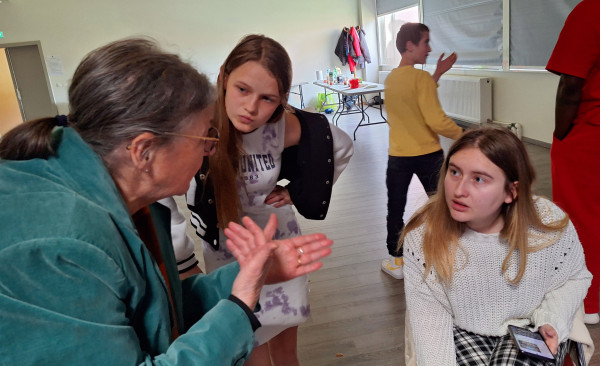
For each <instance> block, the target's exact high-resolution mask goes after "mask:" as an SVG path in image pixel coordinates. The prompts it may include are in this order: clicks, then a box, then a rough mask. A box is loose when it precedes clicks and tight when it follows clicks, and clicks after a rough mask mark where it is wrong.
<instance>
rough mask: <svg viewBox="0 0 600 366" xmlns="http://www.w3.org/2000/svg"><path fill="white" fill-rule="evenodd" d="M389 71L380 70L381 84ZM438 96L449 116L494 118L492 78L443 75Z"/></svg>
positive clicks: (474, 120) (481, 120)
mask: <svg viewBox="0 0 600 366" xmlns="http://www.w3.org/2000/svg"><path fill="white" fill-rule="evenodd" d="M389 73H390V71H379V83H380V84H383V83H384V82H385V78H386V77H387V76H388V75H389ZM438 96H439V99H440V103H441V104H442V108H443V109H444V112H446V114H447V115H448V116H449V117H452V118H456V119H459V120H462V121H466V122H471V123H477V124H482V123H485V122H486V121H488V120H492V79H491V78H488V77H478V76H454V75H445V76H442V77H441V78H440V80H439V87H438ZM384 99H385V98H384ZM390 102H391V101H390Z"/></svg>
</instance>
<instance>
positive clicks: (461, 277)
mask: <svg viewBox="0 0 600 366" xmlns="http://www.w3.org/2000/svg"><path fill="white" fill-rule="evenodd" d="M534 199H535V202H536V209H537V211H538V214H539V215H540V217H542V221H543V222H544V223H550V222H553V221H556V220H558V219H561V218H562V217H563V216H564V213H563V212H562V211H561V210H560V209H559V208H558V207H557V206H556V205H554V204H553V203H552V202H550V201H548V200H546V199H544V198H535V197H534ZM423 233H424V225H421V226H420V227H419V228H417V229H415V230H413V231H411V232H410V233H408V235H407V236H406V240H405V243H404V284H405V291H406V302H407V309H408V312H409V317H410V323H411V325H412V329H413V338H414V342H415V348H416V350H417V360H418V364H419V365H435V366H439V365H455V364H456V355H455V348H454V335H453V326H454V325H456V326H457V327H459V328H462V329H465V330H467V331H470V332H473V333H476V334H481V335H487V336H501V335H505V334H507V333H508V330H507V329H508V328H507V326H508V324H515V325H519V326H523V325H526V324H530V323H531V324H533V325H535V327H536V329H537V328H538V327H539V326H541V325H544V324H550V325H551V326H552V327H554V329H556V331H557V332H558V336H559V340H560V342H562V341H564V340H565V339H566V338H568V336H569V332H570V329H571V326H572V322H573V317H574V315H575V312H576V311H577V309H578V308H579V307H580V306H581V303H582V301H583V298H584V297H585V295H586V292H587V289H588V287H589V285H590V282H591V278H592V275H591V274H590V272H588V270H587V268H586V266H585V259H584V256H583V249H582V247H581V243H580V242H579V239H578V237H577V233H576V232H575V229H574V227H573V225H572V224H571V223H569V225H568V226H567V228H565V230H563V231H562V232H549V233H543V232H541V231H539V230H535V229H530V243H529V244H530V245H535V244H536V243H537V244H539V243H544V242H547V241H548V240H552V239H555V238H556V239H557V241H556V242H555V243H554V244H552V245H550V246H548V247H546V248H545V249H542V250H539V251H537V252H534V253H530V254H529V255H528V257H527V267H526V270H525V275H524V276H523V279H522V280H521V282H519V284H518V285H511V284H510V283H509V282H508V281H507V277H508V279H513V278H514V277H515V275H516V273H517V270H518V261H519V260H518V253H513V255H512V264H511V266H510V267H509V269H508V271H507V272H506V275H503V274H502V261H503V260H504V258H505V257H506V255H507V253H508V247H507V242H506V241H505V240H500V238H499V234H481V233H478V232H475V231H472V230H469V229H467V230H466V231H465V233H464V234H463V235H462V236H461V237H460V243H461V245H462V246H463V247H464V249H465V251H466V253H465V252H462V251H460V250H459V251H458V254H457V258H456V262H455V271H454V276H453V278H452V283H451V284H450V286H444V285H442V284H441V283H440V282H439V281H438V279H437V274H436V271H435V269H434V270H433V271H432V272H431V273H430V274H429V276H427V279H426V280H423V275H424V264H425V263H424V256H423V249H422V238H423ZM467 253H468V254H467Z"/></svg>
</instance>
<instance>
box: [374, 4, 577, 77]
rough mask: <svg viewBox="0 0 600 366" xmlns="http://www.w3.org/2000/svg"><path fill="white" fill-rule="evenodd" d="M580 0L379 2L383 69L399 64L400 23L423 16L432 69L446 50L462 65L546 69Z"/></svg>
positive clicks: (380, 51) (380, 50)
mask: <svg viewBox="0 0 600 366" xmlns="http://www.w3.org/2000/svg"><path fill="white" fill-rule="evenodd" d="M580 1H581V0H420V1H418V2H417V1H415V0H376V5H377V27H378V29H377V30H378V49H379V57H380V66H382V68H383V69H387V67H396V66H397V65H398V64H399V62H400V55H399V53H398V50H397V49H396V34H397V33H398V30H399V29H400V26H401V25H402V24H404V23H406V22H419V21H420V20H419V19H420V17H419V12H420V13H421V14H422V19H423V23H425V24H426V25H427V26H428V27H429V29H430V31H431V33H430V38H431V48H432V52H431V53H430V55H429V58H428V60H427V63H428V64H430V65H435V63H436V61H437V58H438V57H439V55H440V54H441V53H442V52H445V53H446V55H447V54H448V53H449V52H456V53H457V54H458V61H457V62H456V65H455V66H458V67H467V68H491V69H503V70H510V69H521V68H530V69H543V68H544V66H545V65H546V63H547V61H548V58H549V56H550V53H551V52H552V49H553V48H554V44H555V43H556V39H557V38H558V34H559V33H560V30H561V29H562V26H563V24H564V21H565V19H566V17H567V15H568V14H569V13H570V11H571V10H572V9H573V8H574V7H575V5H577V4H578V3H579V2H580ZM419 6H421V9H419Z"/></svg>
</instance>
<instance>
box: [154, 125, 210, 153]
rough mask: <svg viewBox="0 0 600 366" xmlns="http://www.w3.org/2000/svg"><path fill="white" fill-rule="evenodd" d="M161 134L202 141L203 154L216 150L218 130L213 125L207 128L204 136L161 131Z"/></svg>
mask: <svg viewBox="0 0 600 366" xmlns="http://www.w3.org/2000/svg"><path fill="white" fill-rule="evenodd" d="M163 135H169V136H179V137H188V138H191V139H196V140H202V141H204V154H205V155H207V156H208V155H212V154H214V153H215V151H216V150H217V142H219V130H217V129H216V128H214V127H211V128H209V129H208V132H207V134H206V136H195V135H186V134H183V133H175V132H163Z"/></svg>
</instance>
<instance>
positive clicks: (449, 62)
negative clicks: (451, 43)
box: [433, 52, 458, 83]
mask: <svg viewBox="0 0 600 366" xmlns="http://www.w3.org/2000/svg"><path fill="white" fill-rule="evenodd" d="M457 58H458V56H457V55H456V52H452V53H451V54H450V56H448V57H446V58H445V59H444V53H443V52H442V54H441V55H440V58H439V59H438V61H437V67H436V69H435V71H434V72H433V79H434V80H435V82H436V83H437V82H438V80H439V79H440V77H441V76H442V75H444V74H445V73H446V71H448V70H450V69H451V68H452V66H453V65H454V63H455V62H456V59H457Z"/></svg>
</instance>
